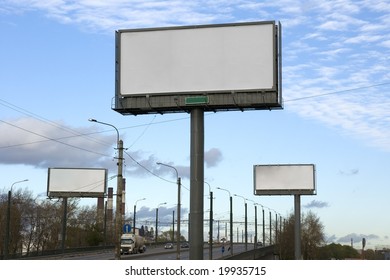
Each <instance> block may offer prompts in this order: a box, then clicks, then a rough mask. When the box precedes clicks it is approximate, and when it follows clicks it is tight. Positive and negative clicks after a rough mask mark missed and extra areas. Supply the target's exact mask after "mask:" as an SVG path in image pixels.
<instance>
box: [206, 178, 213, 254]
mask: <svg viewBox="0 0 390 280" xmlns="http://www.w3.org/2000/svg"><path fill="white" fill-rule="evenodd" d="M205 183H206V184H207V185H208V186H209V193H210V218H209V220H210V221H209V225H210V228H209V232H210V234H209V259H210V260H212V259H213V192H212V191H211V186H210V184H209V183H207V182H206V181H205Z"/></svg>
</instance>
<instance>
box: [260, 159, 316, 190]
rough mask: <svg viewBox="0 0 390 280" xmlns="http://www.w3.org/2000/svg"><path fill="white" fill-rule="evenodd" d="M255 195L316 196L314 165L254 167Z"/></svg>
mask: <svg viewBox="0 0 390 280" xmlns="http://www.w3.org/2000/svg"><path fill="white" fill-rule="evenodd" d="M253 176H254V194H255V195H295V194H298V195H314V194H316V182H315V166H314V164H277V165H254V167H253Z"/></svg>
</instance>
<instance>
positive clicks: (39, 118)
mask: <svg viewBox="0 0 390 280" xmlns="http://www.w3.org/2000/svg"><path fill="white" fill-rule="evenodd" d="M389 84H390V82H384V83H379V84H374V85H368V86H361V87H355V88H351V89H346V90H340V91H334V92H329V93H323V94H317V95H310V96H305V97H299V98H294V99H289V100H285V101H284V102H294V101H300V100H305V99H310V98H317V97H322V96H327V95H334V94H340V93H347V92H351V91H355V90H361V89H368V88H373V87H379V86H384V85H389ZM0 105H3V106H6V107H8V108H10V109H12V110H15V111H17V112H20V113H22V114H24V115H27V116H30V117H33V118H35V119H38V120H40V121H44V122H46V123H48V124H50V125H52V126H55V127H57V128H60V129H62V130H65V131H68V132H70V133H72V134H73V135H72V136H66V137H61V138H51V137H47V136H45V135H42V134H39V133H36V132H34V131H31V130H28V129H25V128H23V127H20V126H17V125H14V124H11V123H9V122H6V121H3V120H0V122H3V123H5V124H8V125H10V126H13V127H15V128H18V129H21V130H23V131H26V132H29V133H32V134H34V135H37V136H40V137H43V138H45V139H46V140H41V141H37V142H30V143H24V144H13V145H8V146H3V147H0V149H2V148H10V147H16V146H21V145H29V144H33V143H39V142H42V141H54V142H57V143H60V144H63V145H66V146H69V147H72V148H75V149H79V150H83V151H86V152H90V153H94V154H97V155H101V156H104V157H111V156H110V155H106V154H103V153H99V152H96V151H91V150H88V149H85V148H82V147H78V146H75V145H71V144H68V143H65V142H62V141H60V140H63V139H67V138H73V137H85V136H89V135H92V134H97V133H103V132H107V131H109V130H104V131H100V132H93V133H83V134H80V133H79V132H78V131H75V130H73V129H70V128H67V127H65V126H62V125H59V124H58V123H55V122H52V121H50V120H48V119H46V118H43V117H41V116H39V115H37V114H35V113H32V112H30V111H28V110H25V109H23V108H21V107H18V106H16V105H13V104H11V103H10V102H7V101H5V100H3V99H0ZM213 114H214V113H213ZM155 118H156V116H154V117H153V119H152V121H151V122H149V123H148V124H142V125H136V126H130V127H123V128H119V130H123V129H129V128H135V127H140V126H146V127H145V129H144V130H143V132H142V133H141V134H140V135H139V137H138V138H136V140H134V142H133V143H132V144H131V145H130V146H129V147H132V146H133V145H134V144H135V143H136V142H137V141H138V140H139V139H140V138H141V137H142V136H143V135H144V134H145V133H146V131H147V129H148V128H149V127H150V126H151V125H153V124H154V125H156V124H161V123H167V122H173V121H179V120H184V119H188V118H189V117H188V116H187V117H184V118H176V119H172V120H165V121H160V122H156V123H153V122H154V120H155ZM86 138H87V139H89V140H91V141H94V142H96V143H100V144H102V145H108V143H104V142H102V141H97V139H95V138H93V137H86ZM110 146H111V145H110ZM125 154H126V155H127V156H128V157H129V158H130V159H131V160H133V161H134V162H135V163H136V164H137V165H138V166H140V167H141V168H143V169H144V170H145V171H147V172H148V173H150V174H152V175H153V176H155V177H157V178H159V179H161V180H164V181H166V182H169V183H175V182H173V181H170V180H167V179H165V178H163V177H161V176H159V175H157V174H155V173H154V172H153V171H151V170H149V169H148V168H147V167H145V166H144V165H142V164H141V163H140V162H138V161H137V160H136V159H134V157H132V156H131V155H130V154H129V153H128V152H126V151H125Z"/></svg>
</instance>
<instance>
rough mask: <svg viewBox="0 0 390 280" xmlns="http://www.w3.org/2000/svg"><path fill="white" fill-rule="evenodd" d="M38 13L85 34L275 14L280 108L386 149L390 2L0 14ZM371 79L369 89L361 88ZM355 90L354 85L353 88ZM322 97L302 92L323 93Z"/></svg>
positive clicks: (27, 7)
mask: <svg viewBox="0 0 390 280" xmlns="http://www.w3.org/2000/svg"><path fill="white" fill-rule="evenodd" d="M30 11H39V12H41V13H43V14H44V15H46V16H47V17H48V18H50V19H52V20H55V21H58V22H61V23H63V24H71V25H75V26H78V27H79V28H80V29H82V30H85V31H87V30H88V32H100V33H107V34H112V32H113V30H116V29H121V28H138V27H152V26H153V27H158V26H169V25H190V24H210V23H223V22H236V21H250V20H273V19H275V20H280V21H281V22H282V26H283V94H284V99H285V100H294V99H295V100H299V101H297V102H294V103H292V102H286V103H285V109H286V110H291V111H293V112H295V113H296V114H298V115H300V116H302V117H304V118H310V119H314V120H317V121H318V122H321V123H324V124H326V125H328V126H329V127H331V128H332V129H335V130H337V131H339V132H340V133H343V134H345V135H348V136H350V137H354V138H356V139H359V140H361V141H362V142H364V143H367V145H370V146H373V147H376V148H379V149H382V150H384V151H387V152H389V151H390V110H389V108H390V74H389V73H390V33H389V32H388V29H389V26H390V4H389V2H388V1H385V0H382V1H381V0H375V1H374V0H366V1H350V0H340V1H295V0H281V1H261V2H259V1H254V0H245V1H244V0H239V1H231V0H218V1H205V0H197V1H180V0H175V1H164V0H157V1H153V0H146V1H145V0H142V1H141V0H134V1H124V0H113V1H99V0H81V1H70V0H62V1H57V0H49V1H37V0H16V1H15V0H14V1H10V0H6V1H3V4H2V7H1V8H0V13H19V14H22V13H28V12H30ZM372 85H378V86H376V87H372V88H370V89H368V88H367V86H372ZM360 88H361V89H360ZM346 89H355V90H350V91H349V92H344V93H340V94H333V95H329V96H323V97H318V98H316V97H312V98H310V99H301V98H302V97H307V96H313V95H316V94H317V95H321V94H323V93H329V92H335V93H337V92H342V91H345V90H346Z"/></svg>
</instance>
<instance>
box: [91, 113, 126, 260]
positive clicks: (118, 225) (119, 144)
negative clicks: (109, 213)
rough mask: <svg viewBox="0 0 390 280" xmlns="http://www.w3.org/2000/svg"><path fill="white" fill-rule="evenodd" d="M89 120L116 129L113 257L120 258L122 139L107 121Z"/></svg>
mask: <svg viewBox="0 0 390 280" xmlns="http://www.w3.org/2000/svg"><path fill="white" fill-rule="evenodd" d="M88 121H90V122H95V123H100V124H102V125H107V126H111V127H112V128H114V129H115V130H116V134H117V150H118V174H117V189H116V211H115V212H116V213H115V232H116V238H115V242H114V243H115V259H116V260H120V259H121V235H122V191H123V178H122V171H123V141H122V140H121V139H119V131H118V129H117V128H116V127H115V126H114V125H112V124H109V123H105V122H100V121H97V120H95V119H88Z"/></svg>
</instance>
